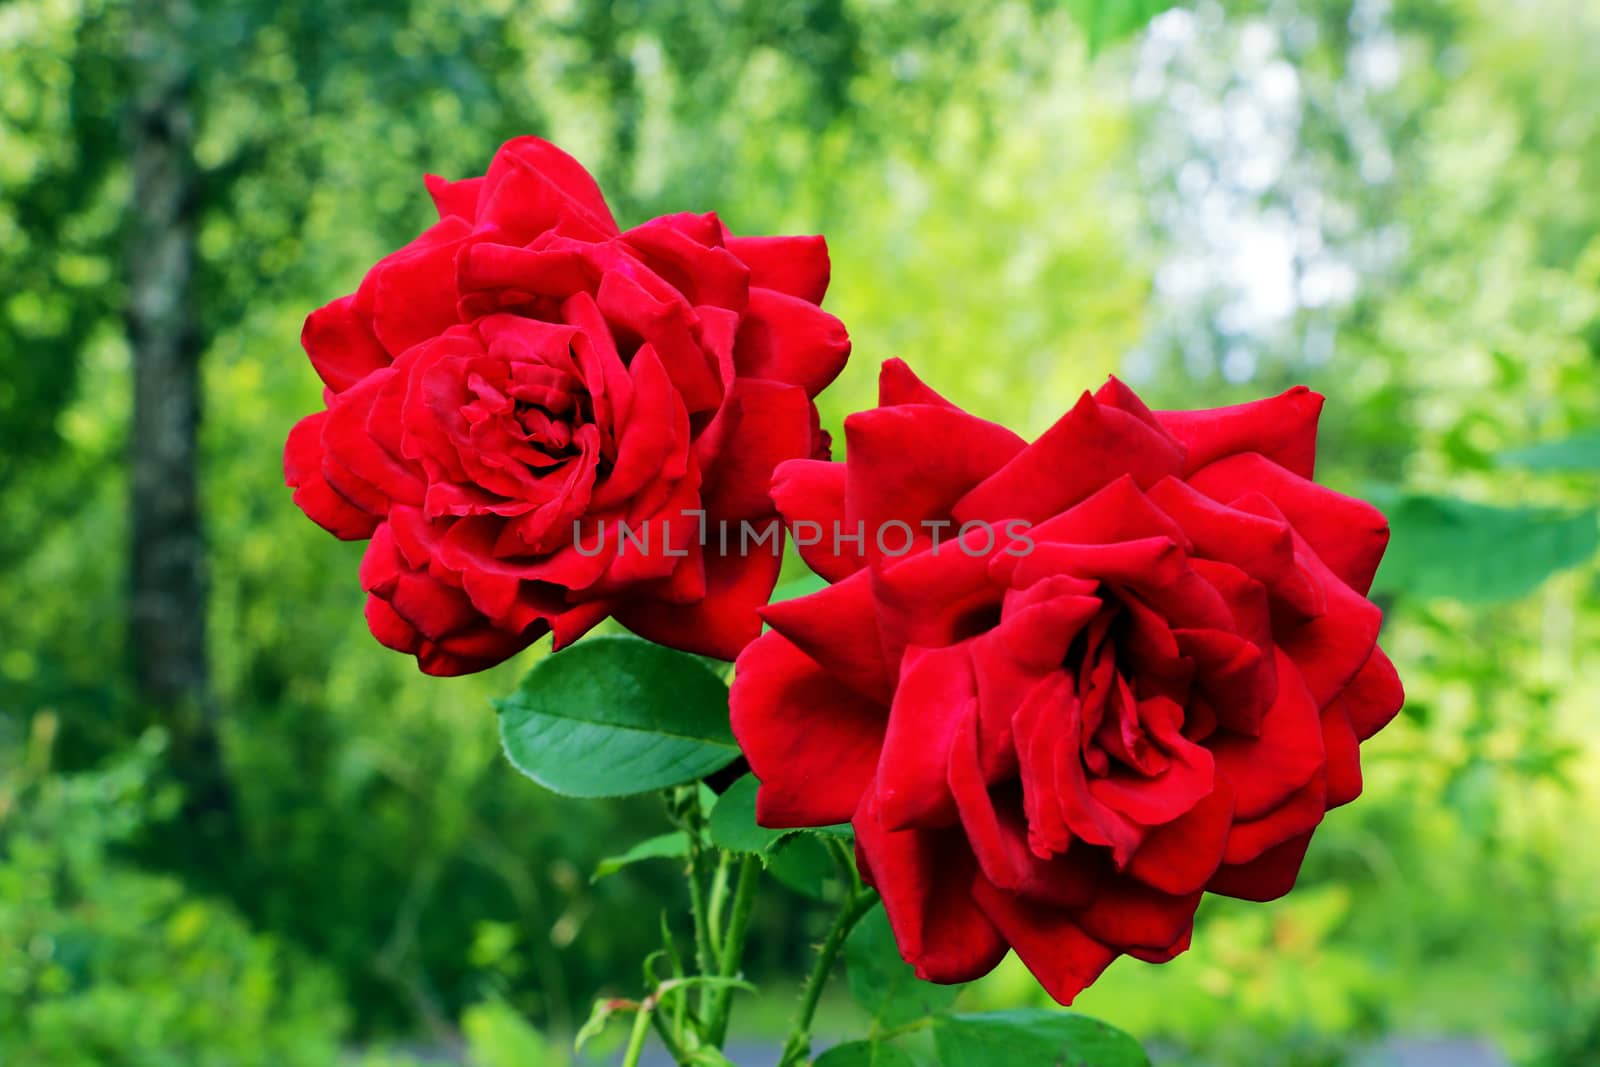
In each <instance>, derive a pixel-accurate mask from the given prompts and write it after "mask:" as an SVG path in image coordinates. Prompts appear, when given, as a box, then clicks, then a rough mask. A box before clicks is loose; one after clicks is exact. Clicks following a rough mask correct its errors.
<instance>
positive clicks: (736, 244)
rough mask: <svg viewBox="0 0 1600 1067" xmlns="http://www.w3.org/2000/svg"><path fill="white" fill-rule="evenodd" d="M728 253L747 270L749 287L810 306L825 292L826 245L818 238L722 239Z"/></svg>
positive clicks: (817, 302) (826, 269)
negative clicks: (777, 293) (801, 301)
mask: <svg viewBox="0 0 1600 1067" xmlns="http://www.w3.org/2000/svg"><path fill="white" fill-rule="evenodd" d="M725 240H726V242H727V245H728V251H730V252H732V253H733V254H734V255H736V256H738V257H739V258H740V259H741V260H742V261H743V262H744V264H745V265H746V266H747V267H749V268H750V284H751V286H759V287H760V288H762V289H773V290H776V291H777V292H780V293H786V294H788V295H789V296H792V297H796V298H798V299H800V300H804V301H807V302H808V303H812V304H820V303H822V296H823V294H824V293H826V292H827V291H828V275H829V271H830V269H831V267H830V265H829V262H828V242H827V241H825V240H823V239H822V238H821V237H734V236H733V235H732V234H728V235H727V236H726V237H725Z"/></svg>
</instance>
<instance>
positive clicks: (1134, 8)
mask: <svg viewBox="0 0 1600 1067" xmlns="http://www.w3.org/2000/svg"><path fill="white" fill-rule="evenodd" d="M1177 6H1178V0H1067V7H1068V9H1069V10H1071V12H1072V17H1073V18H1074V19H1076V20H1077V22H1078V25H1079V27H1081V28H1082V30H1083V34H1084V37H1085V38H1087V39H1088V44H1089V54H1090V55H1091V56H1092V55H1095V54H1096V53H1098V52H1099V51H1101V50H1102V49H1103V48H1105V47H1106V46H1108V45H1113V44H1116V43H1117V42H1118V41H1121V40H1123V39H1124V38H1127V37H1132V36H1133V35H1134V34H1136V33H1138V32H1139V31H1140V30H1142V29H1144V28H1145V26H1146V25H1148V24H1149V22H1150V20H1151V19H1153V18H1155V17H1156V16H1157V15H1159V14H1161V13H1162V12H1163V11H1166V10H1167V9H1169V8H1173V7H1177Z"/></svg>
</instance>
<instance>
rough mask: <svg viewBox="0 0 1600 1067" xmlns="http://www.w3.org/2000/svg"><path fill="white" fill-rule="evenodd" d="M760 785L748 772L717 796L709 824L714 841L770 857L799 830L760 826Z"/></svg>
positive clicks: (727, 847)
mask: <svg viewBox="0 0 1600 1067" xmlns="http://www.w3.org/2000/svg"><path fill="white" fill-rule="evenodd" d="M760 784H761V783H760V782H757V781H756V777H755V775H753V774H746V775H744V776H742V777H741V778H740V779H739V780H738V781H736V782H734V783H733V784H732V785H730V786H729V787H728V788H727V790H726V791H725V792H724V793H723V794H722V795H721V796H720V797H718V798H717V803H716V806H715V807H713V808H712V809H711V817H710V819H709V820H708V821H707V824H706V828H707V830H708V831H709V832H710V834H711V843H712V844H714V845H716V846H717V847H719V848H725V849H729V850H731V851H733V852H752V853H755V854H756V855H759V856H762V857H767V856H770V855H771V853H772V851H773V849H775V848H776V847H777V845H778V843H779V842H781V841H782V840H783V839H784V838H786V837H788V836H789V835H790V834H792V833H794V832H795V831H793V830H769V829H767V828H766V827H765V826H758V825H756V790H757V789H758V788H759V787H760Z"/></svg>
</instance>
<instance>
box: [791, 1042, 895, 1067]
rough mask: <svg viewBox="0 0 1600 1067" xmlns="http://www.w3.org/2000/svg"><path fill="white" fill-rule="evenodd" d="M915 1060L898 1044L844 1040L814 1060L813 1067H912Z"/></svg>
mask: <svg viewBox="0 0 1600 1067" xmlns="http://www.w3.org/2000/svg"><path fill="white" fill-rule="evenodd" d="M914 1062H915V1061H913V1060H912V1058H911V1057H910V1055H908V1054H907V1053H905V1052H903V1051H901V1050H900V1048H899V1047H898V1046H895V1045H890V1044H887V1043H885V1042H882V1041H846V1042H845V1043H844V1044H842V1045H835V1046H833V1047H832V1048H830V1049H828V1051H826V1052H824V1053H823V1054H822V1055H820V1056H818V1057H817V1058H816V1061H815V1067H912V1064H913V1063H914Z"/></svg>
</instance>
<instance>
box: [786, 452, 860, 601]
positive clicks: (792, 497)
mask: <svg viewBox="0 0 1600 1067" xmlns="http://www.w3.org/2000/svg"><path fill="white" fill-rule="evenodd" d="M771 493H772V501H773V503H774V504H775V505H776V506H777V508H778V511H779V512H780V513H781V514H782V515H783V518H784V521H785V522H786V523H787V524H788V525H789V529H790V531H791V533H793V535H794V543H795V548H797V549H798V550H799V551H800V558H801V559H803V560H805V561H806V565H807V566H808V567H810V568H811V569H812V570H814V571H816V572H817V574H819V575H821V576H822V577H824V578H826V579H827V580H828V581H830V582H837V581H842V580H843V579H845V578H847V577H849V576H850V575H851V574H854V573H855V572H856V571H857V570H858V569H860V568H861V567H864V566H865V565H866V560H865V559H864V558H863V556H862V554H861V550H860V546H859V544H858V543H857V542H855V541H844V540H842V539H840V538H839V537H838V536H837V535H838V534H840V533H842V532H844V530H845V525H844V493H845V465H844V464H843V463H829V462H827V461H825V460H812V459H792V460H789V461H788V462H786V463H780V464H778V466H777V468H776V469H775V470H774V471H773V472H772V490H771Z"/></svg>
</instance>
